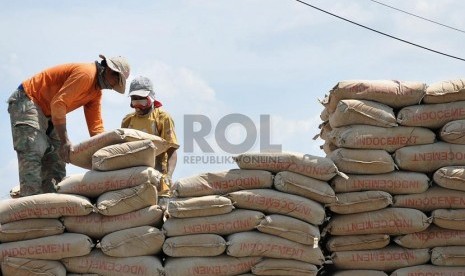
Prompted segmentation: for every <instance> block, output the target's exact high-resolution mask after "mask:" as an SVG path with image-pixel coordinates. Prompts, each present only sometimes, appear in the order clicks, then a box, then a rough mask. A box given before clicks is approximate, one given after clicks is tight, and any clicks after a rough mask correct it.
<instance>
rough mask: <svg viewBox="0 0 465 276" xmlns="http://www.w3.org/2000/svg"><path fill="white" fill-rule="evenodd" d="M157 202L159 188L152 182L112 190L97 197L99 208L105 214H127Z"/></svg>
mask: <svg viewBox="0 0 465 276" xmlns="http://www.w3.org/2000/svg"><path fill="white" fill-rule="evenodd" d="M156 204H157V190H156V188H155V186H153V185H152V184H150V183H144V184H141V185H139V186H136V187H131V188H126V189H121V190H116V191H110V192H106V193H104V194H102V195H101V196H99V197H98V198H97V210H98V212H99V213H100V214H102V215H105V216H116V215H122V214H127V213H130V212H133V211H136V210H139V209H142V208H145V207H148V206H151V205H156Z"/></svg>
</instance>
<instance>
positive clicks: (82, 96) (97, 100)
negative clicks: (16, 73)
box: [22, 63, 104, 136]
mask: <svg viewBox="0 0 465 276" xmlns="http://www.w3.org/2000/svg"><path fill="white" fill-rule="evenodd" d="M97 83H98V80H97V66H96V65H95V64H94V63H68V64H62V65H57V66H54V67H51V68H48V69H45V70H44V71H42V72H40V73H38V74H36V75H34V76H33V77H31V78H30V79H27V80H25V81H24V82H23V83H22V84H23V88H24V91H25V92H26V94H27V95H28V96H29V98H31V100H32V101H34V102H35V103H36V104H37V105H39V106H40V108H41V109H42V112H43V113H44V115H45V116H47V117H51V119H52V123H53V124H54V125H63V124H66V114H67V113H69V112H71V111H73V110H75V109H77V108H79V107H81V106H83V107H84V114H85V117H86V122H87V128H88V130H89V134H90V136H94V135H96V134H99V133H102V132H103V131H104V128H103V120H102V110H101V100H102V90H101V89H100V87H99V86H98V85H97Z"/></svg>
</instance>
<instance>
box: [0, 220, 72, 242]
mask: <svg viewBox="0 0 465 276" xmlns="http://www.w3.org/2000/svg"><path fill="white" fill-rule="evenodd" d="M64 231H65V226H64V225H63V223H61V221H60V220H58V219H46V218H45V219H23V220H18V221H12V222H9V223H5V224H2V225H1V227H0V242H3V243H4V242H12V241H22V240H30V239H35V238H41V237H47V236H53V235H58V234H62V233H63V232H64Z"/></svg>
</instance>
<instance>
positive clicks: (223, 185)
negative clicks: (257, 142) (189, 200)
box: [173, 169, 273, 197]
mask: <svg viewBox="0 0 465 276" xmlns="http://www.w3.org/2000/svg"><path fill="white" fill-rule="evenodd" d="M272 184H273V175H272V174H271V173H270V172H268V171H262V170H240V169H233V170H227V171H220V172H210V173H203V174H198V175H195V176H190V177H185V178H181V179H179V180H177V181H176V182H175V183H174V185H173V194H174V196H176V197H194V196H205V195H224V194H227V193H230V192H235V191H240V190H245V189H260V188H270V187H271V186H272Z"/></svg>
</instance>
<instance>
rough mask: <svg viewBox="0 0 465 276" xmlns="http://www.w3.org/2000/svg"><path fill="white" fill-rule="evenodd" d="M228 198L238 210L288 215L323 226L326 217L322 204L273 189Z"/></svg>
mask: <svg viewBox="0 0 465 276" xmlns="http://www.w3.org/2000/svg"><path fill="white" fill-rule="evenodd" d="M227 197H229V198H230V199H231V200H232V202H233V204H234V206H235V207H238V208H243V209H249V210H257V211H262V212H264V213H274V214H282V215H287V216H290V217H293V218H297V219H300V220H303V221H305V222H308V223H312V224H315V225H320V224H322V223H323V221H324V220H325V216H326V214H325V210H324V208H323V205H321V204H320V203H318V202H316V201H314V200H311V199H308V198H305V197H301V196H297V195H291V194H287V193H283V192H279V191H275V190H272V189H254V190H243V191H238V192H233V193H229V194H228V195H227Z"/></svg>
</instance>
